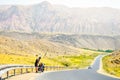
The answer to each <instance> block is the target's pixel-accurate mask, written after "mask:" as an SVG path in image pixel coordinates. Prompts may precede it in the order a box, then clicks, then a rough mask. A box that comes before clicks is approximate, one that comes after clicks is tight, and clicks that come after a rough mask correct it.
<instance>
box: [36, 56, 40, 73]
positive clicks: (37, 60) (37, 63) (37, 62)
mask: <svg viewBox="0 0 120 80" xmlns="http://www.w3.org/2000/svg"><path fill="white" fill-rule="evenodd" d="M40 59H41V57H39V58H38V59H36V60H35V70H36V73H37V72H38V65H39V62H40Z"/></svg>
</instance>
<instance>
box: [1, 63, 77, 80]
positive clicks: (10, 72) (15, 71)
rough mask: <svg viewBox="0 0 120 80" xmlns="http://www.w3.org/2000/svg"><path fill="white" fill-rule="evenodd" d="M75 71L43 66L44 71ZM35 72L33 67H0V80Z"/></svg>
mask: <svg viewBox="0 0 120 80" xmlns="http://www.w3.org/2000/svg"><path fill="white" fill-rule="evenodd" d="M65 69H77V67H60V66H45V71H52V70H53V71H55V70H65ZM31 72H35V67H34V66H28V65H1V66H0V80H5V79H8V78H9V77H12V76H15V75H20V74H25V73H31Z"/></svg>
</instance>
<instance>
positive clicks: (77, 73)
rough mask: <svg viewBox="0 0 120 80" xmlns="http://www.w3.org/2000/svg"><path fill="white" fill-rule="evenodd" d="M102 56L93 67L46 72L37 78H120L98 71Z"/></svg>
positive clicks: (71, 79) (38, 79)
mask: <svg viewBox="0 0 120 80" xmlns="http://www.w3.org/2000/svg"><path fill="white" fill-rule="evenodd" d="M101 58H102V56H98V57H97V58H96V60H95V62H94V64H93V65H92V66H91V67H90V68H91V69H81V70H68V71H56V72H44V73H41V74H40V75H38V77H37V78H36V80H120V79H117V78H112V77H110V76H105V75H102V74H99V73H97V70H98V69H99V67H100V59H101Z"/></svg>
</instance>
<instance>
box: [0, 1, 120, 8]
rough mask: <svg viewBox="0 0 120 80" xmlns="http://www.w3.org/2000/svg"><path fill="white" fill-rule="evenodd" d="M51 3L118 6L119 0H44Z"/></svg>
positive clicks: (0, 3)
mask: <svg viewBox="0 0 120 80" xmlns="http://www.w3.org/2000/svg"><path fill="white" fill-rule="evenodd" d="M42 1H44V0H0V5H4V4H20V5H21V4H22V5H29V4H36V3H40V2H42ZM45 1H48V2H50V3H52V4H62V5H66V6H69V7H96V6H97V7H113V8H120V0H45Z"/></svg>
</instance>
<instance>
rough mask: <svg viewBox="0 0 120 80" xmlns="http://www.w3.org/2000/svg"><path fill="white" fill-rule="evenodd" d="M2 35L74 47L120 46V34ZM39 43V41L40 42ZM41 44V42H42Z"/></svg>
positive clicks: (13, 33) (113, 47) (14, 33)
mask: <svg viewBox="0 0 120 80" xmlns="http://www.w3.org/2000/svg"><path fill="white" fill-rule="evenodd" d="M0 35H1V36H4V37H10V38H15V39H17V40H19V41H20V40H21V41H22V40H25V41H27V40H31V41H32V40H33V42H34V39H35V40H37V39H38V40H39V39H40V40H43V42H44V41H48V42H49V43H48V42H47V43H44V44H45V45H46V47H47V44H48V46H49V44H51V43H54V44H56V45H64V46H71V47H74V48H89V49H95V50H98V49H99V50H107V49H110V50H116V49H119V48H120V36H100V35H77V34H49V33H46V34H45V33H44V34H39V33H17V32H0ZM36 42H37V41H36ZM38 44H39V43H38ZM40 44H41V43H40Z"/></svg>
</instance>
